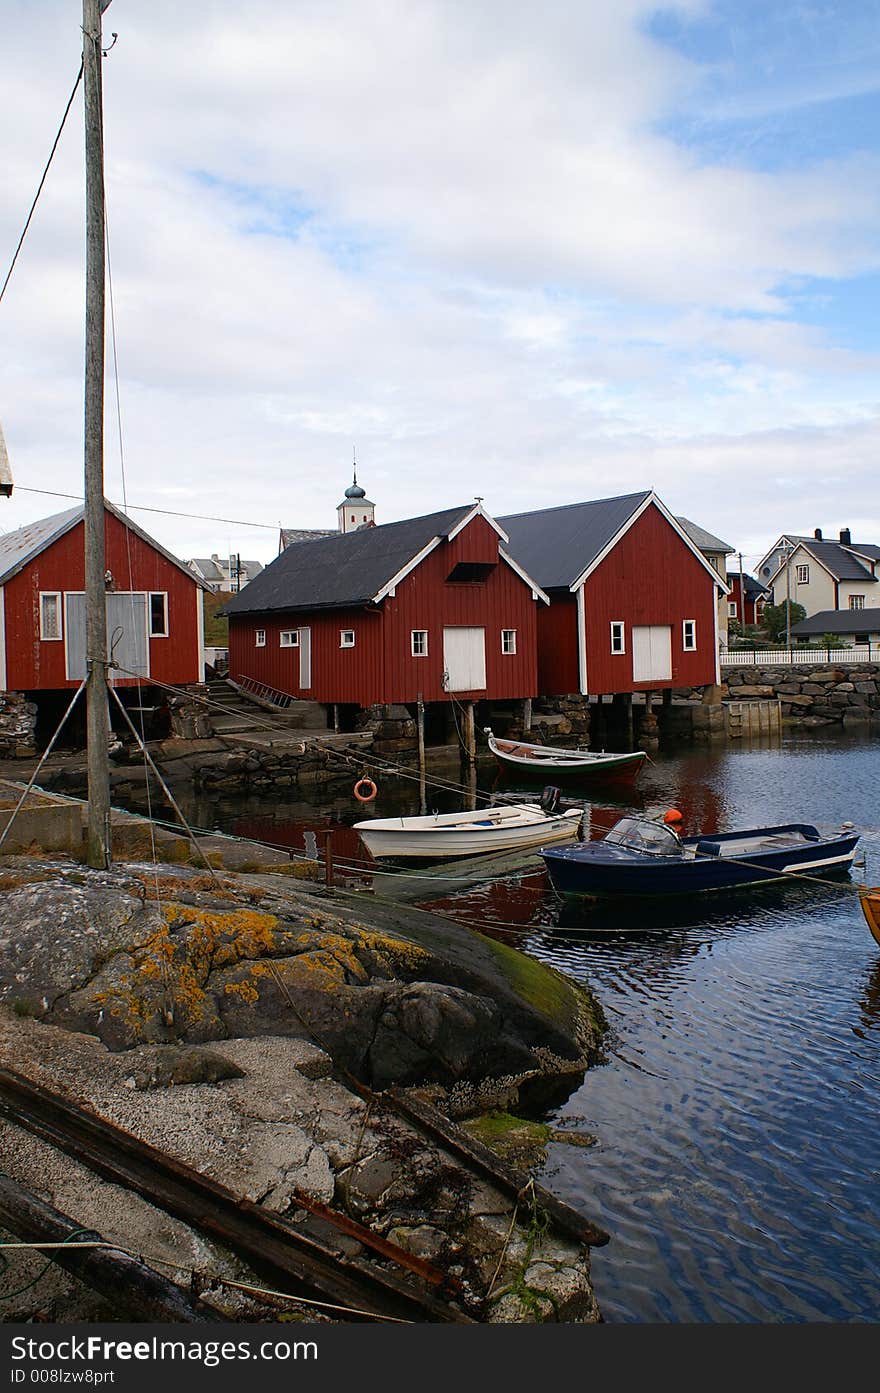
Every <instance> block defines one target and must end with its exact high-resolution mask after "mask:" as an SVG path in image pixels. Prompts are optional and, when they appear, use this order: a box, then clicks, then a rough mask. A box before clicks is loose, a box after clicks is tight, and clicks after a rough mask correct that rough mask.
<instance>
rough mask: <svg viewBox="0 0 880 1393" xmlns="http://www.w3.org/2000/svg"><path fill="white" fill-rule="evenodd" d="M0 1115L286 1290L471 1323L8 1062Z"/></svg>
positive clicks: (372, 1312) (366, 1312)
mask: <svg viewBox="0 0 880 1393" xmlns="http://www.w3.org/2000/svg"><path fill="white" fill-rule="evenodd" d="M0 1116H3V1117H6V1118H8V1119H9V1121H11V1122H13V1123H15V1124H16V1125H17V1126H19V1127H23V1128H25V1129H26V1130H27V1131H29V1132H32V1133H33V1134H34V1135H35V1136H38V1137H41V1138H42V1139H43V1140H45V1141H48V1142H49V1143H50V1144H52V1145H54V1146H57V1147H58V1148H59V1149H60V1150H62V1151H65V1152H66V1153H67V1154H68V1155H70V1156H73V1157H74V1158H75V1159H76V1160H78V1161H80V1162H82V1163H83V1164H84V1165H87V1166H88V1167H89V1168H90V1169H92V1170H94V1171H95V1172H96V1173H97V1174H98V1175H101V1176H103V1177H104V1178H105V1179H107V1180H111V1181H113V1182H114V1183H115V1184H119V1185H123V1186H126V1187H127V1188H129V1189H132V1190H135V1191H137V1193H138V1194H140V1195H143V1196H144V1198H145V1199H148V1200H150V1202H151V1203H153V1204H155V1205H157V1206H158V1207H159V1208H161V1209H164V1210H166V1211H167V1212H168V1213H169V1214H174V1215H175V1216H176V1217H178V1218H180V1219H183V1220H184V1222H185V1223H189V1224H192V1225H193V1226H194V1227H196V1228H199V1229H201V1230H202V1231H203V1232H205V1233H209V1234H210V1235H211V1236H212V1237H213V1238H216V1239H217V1240H218V1241H219V1242H221V1243H224V1244H226V1246H227V1247H229V1248H231V1249H233V1251H235V1252H237V1253H239V1254H240V1255H241V1256H242V1257H244V1258H245V1259H246V1260H247V1261H248V1262H249V1263H250V1264H251V1265H252V1266H253V1267H254V1268H255V1270H257V1271H268V1272H270V1273H271V1275H272V1276H273V1279H275V1280H277V1277H278V1275H279V1274H280V1275H281V1277H282V1278H283V1279H284V1280H286V1281H287V1282H288V1283H292V1284H293V1285H294V1287H295V1288H296V1290H294V1291H292V1292H291V1295H299V1296H301V1297H302V1298H303V1299H305V1300H308V1298H309V1296H310V1295H311V1296H312V1297H318V1296H320V1297H321V1298H322V1299H324V1300H326V1299H328V1298H329V1299H330V1300H331V1301H333V1302H335V1303H338V1304H340V1305H343V1306H345V1307H346V1309H347V1311H348V1312H349V1313H350V1315H351V1317H352V1318H353V1319H357V1318H359V1317H363V1316H368V1317H369V1316H372V1317H374V1318H378V1319H381V1318H382V1317H383V1316H389V1315H390V1316H394V1317H396V1318H402V1319H405V1320H422V1321H425V1320H428V1321H452V1322H461V1323H471V1317H470V1316H468V1315H467V1314H465V1313H464V1312H463V1311H461V1310H460V1309H459V1308H458V1307H457V1306H455V1305H452V1304H448V1303H446V1302H444V1301H441V1300H439V1299H438V1298H437V1297H436V1296H435V1295H433V1294H432V1293H431V1292H427V1291H425V1290H423V1289H422V1288H421V1286H420V1285H419V1284H418V1283H416V1282H415V1281H413V1280H411V1279H408V1278H404V1277H401V1276H399V1275H398V1274H396V1273H394V1272H390V1271H388V1270H386V1269H380V1268H378V1267H376V1266H375V1265H373V1264H371V1263H370V1262H369V1261H368V1260H366V1259H365V1258H363V1257H362V1256H360V1255H350V1254H347V1253H344V1252H343V1251H342V1250H341V1249H336V1248H332V1247H329V1246H328V1245H327V1244H325V1243H321V1242H319V1241H318V1240H317V1239H315V1238H312V1237H309V1236H307V1235H305V1234H302V1233H300V1232H298V1231H297V1228H296V1226H295V1225H294V1224H293V1223H292V1222H291V1221H290V1220H288V1219H286V1218H285V1217H284V1216H283V1215H279V1214H273V1213H271V1212H269V1211H268V1210H265V1209H263V1208H262V1207H261V1206H259V1205H255V1204H253V1203H251V1202H249V1201H247V1200H244V1199H242V1198H241V1197H239V1196H237V1195H236V1194H234V1193H233V1192H232V1191H231V1190H228V1189H227V1188H226V1187H225V1186H223V1185H220V1184H219V1183H218V1182H217V1181H215V1180H212V1179H211V1178H210V1177H209V1176H206V1175H203V1174H202V1173H201V1172H199V1171H196V1170H193V1169H192V1167H190V1166H187V1165H185V1164H184V1163H183V1162H181V1161H178V1160H176V1159H175V1158H174V1157H173V1156H169V1155H167V1154H166V1153H164V1152H161V1151H158V1150H156V1148H155V1147H152V1146H150V1145H149V1144H148V1143H146V1142H143V1141H141V1140H140V1139H139V1138H138V1137H135V1136H133V1135H132V1134H131V1133H130V1132H126V1131H124V1130H123V1129H122V1128H120V1127H116V1126H115V1125H114V1124H112V1123H110V1122H107V1121H105V1119H103V1118H101V1117H98V1116H97V1114H95V1113H92V1112H88V1111H87V1110H86V1109H84V1108H81V1107H78V1106H76V1105H75V1104H72V1103H69V1102H67V1101H66V1100H65V1099H63V1098H61V1097H59V1096H58V1095H57V1094H54V1093H52V1092H50V1091H49V1090H48V1089H45V1088H42V1087H40V1086H39V1085H37V1084H34V1083H32V1082H31V1080H30V1079H26V1078H24V1077H22V1076H21V1075H18V1074H15V1073H13V1072H12V1071H11V1070H6V1069H0ZM407 1257H409V1255H408V1254H407Z"/></svg>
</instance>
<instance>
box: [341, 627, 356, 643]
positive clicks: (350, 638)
mask: <svg viewBox="0 0 880 1393" xmlns="http://www.w3.org/2000/svg"><path fill="white" fill-rule="evenodd" d="M354 644H355V632H354V629H340V630H339V647H340V648H354Z"/></svg>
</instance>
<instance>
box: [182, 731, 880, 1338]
mask: <svg viewBox="0 0 880 1393" xmlns="http://www.w3.org/2000/svg"><path fill="white" fill-rule="evenodd" d="M482 772H483V771H481V774H482ZM878 787H880V740H874V741H863V740H859V739H856V738H854V737H847V738H844V737H841V738H839V739H824V738H823V739H817V738H815V737H812V738H809V739H804V740H795V739H791V738H787V739H786V740H785V741H784V743H783V745H782V746H781V747H776V748H756V747H748V746H746V747H743V748H737V747H730V748H726V747H725V748H724V749H722V750H719V751H717V752H706V751H701V752H687V753H685V754H679V755H677V756H670V757H667V756H663V755H658V756H657V757H656V758H655V761H654V763H653V764H652V765H651V766H650V768H649V769H648V770H647V772H646V774H645V776H644V777H643V780H642V782H641V786H640V789H639V791H638V794H637V795H634V796H632V797H630V798H629V799H624V800H623V803H622V804H621V803H618V804H612V803H610V802H607V801H603V802H602V803H601V804H597V805H594V806H593V807H592V808H591V810H590V822H591V830H592V832H593V835H596V833H597V832H598V831H599V830H600V829H601V828H602V827H604V826H607V825H608V824H609V823H610V822H611V821H613V820H614V818H615V817H616V816H618V815H619V814H620V812H621V811H622V807H623V806H626V805H627V804H629V805H634V806H637V807H645V808H648V809H649V810H651V811H655V810H658V809H662V808H664V807H667V806H670V805H674V806H675V807H677V808H679V809H680V810H681V811H682V813H683V814H684V819H685V830H686V831H697V830H704V831H707V832H709V831H712V830H715V829H717V830H722V829H724V828H728V827H734V826H737V825H758V824H761V823H772V822H786V821H791V820H806V821H811V822H816V823H817V824H819V825H820V826H823V827H828V828H830V827H834V826H837V825H839V824H840V823H841V822H842V821H846V820H848V821H851V822H853V823H854V824H855V825H856V827H857V828H858V829H859V830H860V831H861V832H862V842H861V849H862V850H863V852H864V854H865V860H866V867H865V869H862V868H857V869H856V870H855V871H854V873H853V880H861V879H862V878H863V877H865V878H867V880H868V881H870V882H873V883H878V882H880V831H878V824H880V809H878V802H877V790H878ZM380 799H382V800H384V801H382V802H380V803H379V805H378V806H377V811H378V812H380V813H381V812H389V813H390V812H392V811H398V810H403V808H404V807H406V808H407V809H408V810H411V811H417V806H416V804H417V792H416V793H413V792H412V791H408V792H405V793H403V794H400V793H399V792H394V793H393V792H392V790H391V789H390V788H388V789H386V790H384V791H382V792H381V793H380ZM449 802H450V800H448V799H447V800H444V799H442V798H441V797H440V796H439V795H438V796H435V797H434V798H432V799H431V806H434V805H435V804H437V805H443V806H448V805H449ZM189 811H190V812H191V813H192V815H193V816H195V817H196V820H197V821H199V823H200V825H202V826H210V825H217V826H225V827H226V828H227V829H229V830H236V831H238V832H239V833H241V834H244V835H256V834H262V835H263V836H265V837H266V839H267V840H270V841H279V842H286V844H288V845H298V846H300V847H301V846H302V827H303V825H311V826H312V827H318V826H322V825H328V823H331V822H332V823H333V824H334V825H336V826H338V825H339V824H340V823H341V822H348V823H350V822H351V821H354V820H355V819H356V817H358V816H362V815H363V814H362V810H361V809H359V808H358V807H357V805H354V804H353V802H352V800H350V799H349V798H348V797H347V796H343V797H341V798H338V799H337V800H336V802H335V805H333V806H330V805H328V806H327V807H325V808H323V809H321V810H311V811H310V810H308V809H305V808H304V807H303V805H298V806H297V805H291V806H284V805H278V806H276V807H272V808H269V807H267V805H266V803H265V800H264V801H263V802H262V803H260V804H254V805H251V804H246V805H245V804H239V805H234V804H230V803H228V802H227V803H225V804H222V805H221V804H213V805H206V804H204V803H199V804H193V805H192V806H191V808H190V810H189ZM347 838H348V840H347V839H346V833H344V832H341V831H340V832H338V833H337V834H336V835H335V836H334V846H338V854H339V855H342V856H345V855H346V854H350V853H352V852H354V851H355V850H356V843H355V842H354V840H353V838H352V834H351V833H350V832H349V833H348V834H347ZM427 898H428V896H427V894H426V901H427ZM436 903H438V905H440V906H441V907H442V908H443V910H444V912H446V913H451V914H454V915H455V916H456V917H457V918H460V919H462V920H464V921H465V922H468V923H473V924H474V925H475V926H477V925H478V926H479V927H480V928H481V929H482V930H483V931H484V932H488V933H495V934H497V935H498V936H499V937H503V938H504V939H505V941H507V942H512V943H514V944H515V945H516V946H518V947H520V948H522V949H523V950H525V951H526V952H529V953H532V954H534V955H535V956H536V957H539V958H541V959H542V960H544V961H546V962H549V963H552V964H553V965H554V966H555V967H558V968H560V969H561V970H562V971H564V972H566V973H568V974H570V975H571V976H573V977H575V978H577V979H578V980H579V981H582V982H584V983H587V984H589V986H590V987H591V989H592V990H593V991H594V992H595V993H596V994H597V996H598V997H599V999H600V1000H601V1002H602V1005H603V1007H604V1009H605V1012H606V1014H607V1016H608V1020H609V1022H610V1025H611V1027H612V1037H611V1040H610V1042H609V1047H608V1061H607V1063H606V1064H604V1065H602V1066H600V1067H598V1068H595V1069H592V1070H591V1071H590V1072H589V1074H588V1076H587V1078H586V1081H585V1082H584V1084H583V1085H582V1087H581V1088H580V1089H579V1090H578V1091H577V1092H576V1093H575V1094H574V1095H573V1096H572V1097H571V1098H570V1099H569V1101H568V1103H567V1104H566V1105H565V1107H564V1108H562V1109H561V1110H560V1111H559V1112H558V1113H557V1114H556V1115H555V1116H554V1117H553V1119H552V1120H553V1121H554V1122H555V1124H556V1125H557V1126H559V1127H563V1128H564V1127H576V1128H577V1129H578V1130H581V1131H583V1130H586V1131H588V1132H589V1133H591V1134H592V1135H593V1136H595V1138H596V1144H595V1145H594V1146H593V1147H592V1148H590V1149H586V1150H585V1149H582V1148H575V1147H569V1146H566V1145H562V1144H554V1145H553V1146H551V1149H550V1153H549V1156H548V1161H547V1166H546V1169H545V1171H544V1173H543V1175H542V1176H541V1179H542V1180H543V1182H544V1184H546V1185H547V1186H548V1188H550V1189H553V1190H554V1191H555V1192H556V1193H558V1194H559V1195H560V1196H562V1197H564V1198H565V1199H567V1200H569V1201H570V1202H571V1203H573V1204H575V1205H576V1206H578V1207H580V1208H583V1209H584V1210H585V1211H586V1212H587V1213H589V1214H590V1215H591V1216H593V1217H594V1218H596V1219H597V1220H598V1222H600V1223H601V1224H602V1225H603V1226H604V1227H606V1228H607V1229H609V1230H610V1232H611V1234H612V1240H611V1243H610V1244H609V1245H608V1246H607V1247H605V1248H603V1249H596V1250H594V1254H593V1277H594V1282H595V1286H596V1291H597V1295H598V1299H599V1303H600V1306H601V1308H602V1310H603V1313H604V1315H605V1318H606V1320H607V1321H609V1322H663V1323H673V1322H694V1321H698V1322H723V1321H732V1322H805V1321H834V1322H875V1321H877V1319H878V1316H880V1262H878V1259H880V1173H878V1164H877V1162H878V1120H880V1110H878V1102H877V1100H878V1096H880V949H878V947H877V945H876V944H875V943H874V941H873V939H872V938H871V936H870V934H869V932H868V929H867V926H866V924H865V922H864V919H863V918H862V914H861V910H860V908H859V905H858V901H857V898H856V896H855V894H854V893H853V890H852V887H851V885H850V886H849V888H847V883H846V882H843V883H842V888H841V886H832V887H807V886H802V885H797V886H786V887H784V888H782V887H780V888H776V887H770V888H767V889H762V890H758V891H752V892H739V894H738V895H737V896H734V897H725V898H719V897H716V896H713V897H692V898H691V899H690V900H689V901H685V902H684V903H676V904H673V905H668V906H666V907H664V908H662V909H660V910H658V908H657V906H653V907H652V908H650V909H643V910H641V911H634V910H632V909H628V910H624V911H609V910H608V909H599V910H596V909H592V910H589V911H583V910H578V909H577V908H572V907H571V906H566V907H564V908H563V907H561V906H560V904H559V902H558V901H557V900H556V899H555V897H554V896H553V894H552V892H551V891H550V890H549V888H548V886H547V882H546V879H545V877H544V875H543V872H535V873H531V874H528V875H525V876H521V877H518V878H513V879H510V880H507V881H503V882H497V883H495V884H493V885H490V886H487V887H482V888H480V889H478V890H468V891H465V892H463V893H461V894H457V895H455V896H454V897H452V898H451V899H445V900H443V901H440V902H436Z"/></svg>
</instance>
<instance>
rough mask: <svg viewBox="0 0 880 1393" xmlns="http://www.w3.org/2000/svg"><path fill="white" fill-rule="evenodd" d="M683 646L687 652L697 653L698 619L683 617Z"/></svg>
mask: <svg viewBox="0 0 880 1393" xmlns="http://www.w3.org/2000/svg"><path fill="white" fill-rule="evenodd" d="M681 646H682V648H683V649H684V651H685V653H695V652H696V648H697V621H696V619H683V620H682V621H681Z"/></svg>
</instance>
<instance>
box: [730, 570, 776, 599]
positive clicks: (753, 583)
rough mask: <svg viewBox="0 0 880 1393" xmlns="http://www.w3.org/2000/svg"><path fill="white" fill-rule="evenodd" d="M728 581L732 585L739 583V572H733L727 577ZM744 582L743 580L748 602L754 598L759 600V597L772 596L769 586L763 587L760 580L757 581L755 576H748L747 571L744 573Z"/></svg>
mask: <svg viewBox="0 0 880 1393" xmlns="http://www.w3.org/2000/svg"><path fill="white" fill-rule="evenodd" d="M727 579H728V581H729V582H730V584H731V585H733V583H734V582H735V581H738V580H739V571H733V572H732V573H731V574H730V575H729V576H728V577H727ZM742 580H743V589H744V590H745V592H746V599H747V600H751V599H752V598H753V597H754V598H757V597H758V596H759V595H769V594H770V591H769V590H768V588H767V586H766V585H762V584H761V582H760V581H759V580H755V577H754V576H750V575H749V574H748V572H747V571H744V572H743V578H742Z"/></svg>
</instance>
